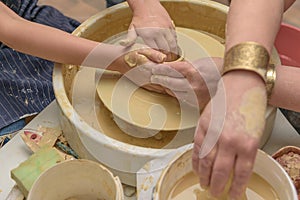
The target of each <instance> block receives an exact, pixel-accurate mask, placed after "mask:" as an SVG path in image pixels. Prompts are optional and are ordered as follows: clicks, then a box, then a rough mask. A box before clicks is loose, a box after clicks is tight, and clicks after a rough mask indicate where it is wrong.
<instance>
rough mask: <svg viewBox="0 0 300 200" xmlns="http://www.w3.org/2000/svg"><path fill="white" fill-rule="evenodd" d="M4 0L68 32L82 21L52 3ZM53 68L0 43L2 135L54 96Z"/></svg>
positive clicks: (21, 13)
mask: <svg viewBox="0 0 300 200" xmlns="http://www.w3.org/2000/svg"><path fill="white" fill-rule="evenodd" d="M1 1H2V2H3V3H4V4H6V5H7V6H8V7H9V8H11V9H12V10H13V11H14V12H16V13H17V14H18V15H19V16H21V17H22V18H25V19H27V20H29V21H32V22H36V23H40V24H44V25H48V26H52V27H55V28H58V29H61V30H63V31H67V32H72V31H73V30H74V29H75V28H76V27H77V26H78V25H79V22H77V21H75V20H73V19H70V18H68V17H66V16H64V15H63V14H62V13H60V12H59V11H58V10H56V9H55V8H53V7H50V6H38V5H37V0H4V1H3V0H1ZM0 28H1V27H0ZM52 70H53V63H52V62H50V61H48V60H44V59H40V58H37V57H34V56H30V55H26V54H23V53H19V52H17V51H15V50H13V49H11V48H9V47H7V46H5V45H4V44H1V43H0V137H1V130H3V128H4V129H5V128H8V126H9V125H11V124H13V123H14V122H18V121H19V120H20V119H22V118H25V117H27V116H30V115H34V114H36V113H39V112H40V111H41V110H43V109H44V108H45V107H46V106H47V105H48V104H49V103H50V102H51V101H52V100H53V99H54V93H53V88H52ZM9 130H10V131H11V129H9ZM3 134H4V133H2V135H3ZM0 145H1V138H0Z"/></svg>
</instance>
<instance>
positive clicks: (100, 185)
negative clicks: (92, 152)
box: [27, 160, 124, 200]
mask: <svg viewBox="0 0 300 200" xmlns="http://www.w3.org/2000/svg"><path fill="white" fill-rule="evenodd" d="M37 199H41V200H54V199H55V200H71V199H72V200H73V199H88V200H97V199H106V200H123V199H124V198H123V189H122V185H121V182H120V180H119V178H118V177H114V176H113V174H112V173H111V172H110V171H109V170H107V169H106V168H105V167H103V166H102V165H100V164H98V163H96V162H92V161H89V160H70V161H65V162H62V163H59V164H57V165H55V166H53V167H51V168H50V169H48V170H46V171H45V172H44V173H42V174H41V175H40V176H39V178H38V179H37V180H36V181H35V183H34V184H33V186H32V188H31V190H30V192H29V195H28V198H27V200H37Z"/></svg>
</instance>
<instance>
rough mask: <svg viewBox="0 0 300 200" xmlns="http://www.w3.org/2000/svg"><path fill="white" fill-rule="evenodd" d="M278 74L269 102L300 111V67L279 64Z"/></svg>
mask: <svg viewBox="0 0 300 200" xmlns="http://www.w3.org/2000/svg"><path fill="white" fill-rule="evenodd" d="M276 74H277V75H276V81H275V85H274V89H273V92H272V95H271V98H270V100H269V104H271V105H273V106H276V107H281V108H285V109H289V110H294V111H298V112H300V89H299V86H300V78H299V77H300V68H297V67H290V66H277V67H276Z"/></svg>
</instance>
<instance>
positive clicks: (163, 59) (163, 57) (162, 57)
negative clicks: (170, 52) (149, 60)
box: [159, 54, 167, 62]
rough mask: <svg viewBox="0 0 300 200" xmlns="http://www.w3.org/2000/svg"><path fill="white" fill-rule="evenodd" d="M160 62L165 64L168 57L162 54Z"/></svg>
mask: <svg viewBox="0 0 300 200" xmlns="http://www.w3.org/2000/svg"><path fill="white" fill-rule="evenodd" d="M159 58H160V62H164V61H165V60H166V58H167V56H166V55H165V54H160V57H159Z"/></svg>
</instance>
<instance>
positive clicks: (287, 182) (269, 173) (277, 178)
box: [153, 149, 297, 200]
mask: <svg viewBox="0 0 300 200" xmlns="http://www.w3.org/2000/svg"><path fill="white" fill-rule="evenodd" d="M191 159H192V150H191V149H189V150H187V151H186V152H184V153H183V154H181V155H180V156H178V157H177V158H175V159H174V160H173V161H172V162H171V163H170V164H169V165H168V166H167V167H166V168H165V170H164V171H163V172H162V174H161V176H160V178H159V180H158V183H157V184H156V187H155V190H154V193H153V199H154V200H165V199H169V196H170V194H171V192H172V190H173V189H174V188H175V186H176V185H177V184H178V183H179V181H182V180H183V179H185V178H186V176H187V175H188V174H189V173H191V172H192V171H193V170H192V162H191ZM253 172H254V173H256V174H257V175H259V176H260V177H261V178H262V179H263V180H265V181H266V182H267V183H268V184H269V185H270V186H271V187H272V188H273V191H275V192H276V193H277V196H278V198H279V199H282V200H295V199H297V193H296V190H295V187H294V186H293V183H292V181H291V179H290V178H289V176H288V174H287V173H286V172H285V171H284V169H283V168H282V167H281V166H280V165H279V164H278V163H277V162H276V161H274V159H272V157H271V156H269V155H268V154H266V153H264V152H263V151H261V150H259V151H258V153H257V156H256V161H255V165H254V169H253ZM197 180H198V179H197ZM250 182H251V181H250ZM249 187H250V188H251V186H249ZM283 188H284V189H283ZM264 191H265V190H263V191H260V192H264ZM192 192H195V190H194V191H192ZM255 192H256V191H254V192H252V193H250V192H248V189H247V191H246V195H247V197H248V199H251V200H252V199H260V198H253V196H251V197H250V198H249V196H248V195H253V193H255ZM249 193H250V194H249ZM173 194H174V193H173ZM272 200H273V199H272Z"/></svg>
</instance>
